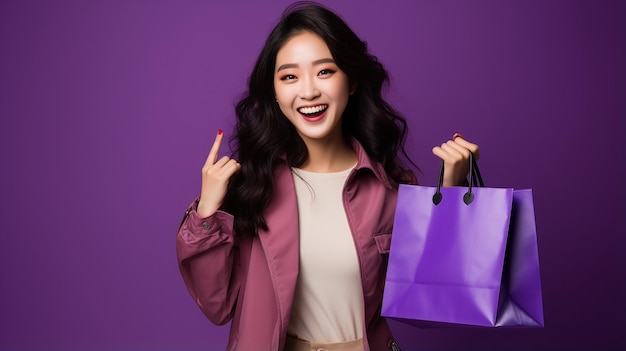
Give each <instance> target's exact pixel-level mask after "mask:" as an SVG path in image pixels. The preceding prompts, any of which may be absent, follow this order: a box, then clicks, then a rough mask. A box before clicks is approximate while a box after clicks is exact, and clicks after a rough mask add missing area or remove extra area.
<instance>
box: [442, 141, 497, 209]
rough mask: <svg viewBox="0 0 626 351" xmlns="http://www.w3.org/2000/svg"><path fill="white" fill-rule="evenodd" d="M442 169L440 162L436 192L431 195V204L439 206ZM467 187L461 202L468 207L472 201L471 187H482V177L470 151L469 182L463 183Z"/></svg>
mask: <svg viewBox="0 0 626 351" xmlns="http://www.w3.org/2000/svg"><path fill="white" fill-rule="evenodd" d="M443 168H444V163H443V161H441V169H440V170H439V181H438V182H437V191H435V195H433V204H435V206H436V205H439V203H441V200H443V195H442V194H441V186H442V185H443ZM465 183H466V185H467V186H468V189H467V192H466V193H465V194H464V195H463V202H464V203H465V204H466V205H469V204H471V203H472V201H474V193H472V187H474V186H478V187H484V186H485V184H484V183H483V177H482V176H481V175H480V170H479V169H478V163H477V162H476V158H475V157H474V154H473V153H472V152H471V151H470V156H469V182H468V181H467V180H466V181H465Z"/></svg>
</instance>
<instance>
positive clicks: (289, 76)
mask: <svg viewBox="0 0 626 351" xmlns="http://www.w3.org/2000/svg"><path fill="white" fill-rule="evenodd" d="M294 79H296V76H294V75H293V74H285V75H284V76H282V77H280V80H294Z"/></svg>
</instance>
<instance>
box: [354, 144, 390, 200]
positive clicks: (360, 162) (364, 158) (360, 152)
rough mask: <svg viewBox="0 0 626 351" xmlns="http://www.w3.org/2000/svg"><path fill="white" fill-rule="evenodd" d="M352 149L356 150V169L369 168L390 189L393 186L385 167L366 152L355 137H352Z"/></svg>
mask: <svg viewBox="0 0 626 351" xmlns="http://www.w3.org/2000/svg"><path fill="white" fill-rule="evenodd" d="M351 142H352V149H353V150H354V152H356V157H357V163H356V166H355V167H354V169H355V170H357V171H359V170H362V169H369V170H370V171H372V173H374V175H375V176H376V178H378V180H379V181H380V182H381V183H382V184H383V185H384V186H385V187H386V188H388V189H391V188H392V185H391V182H390V181H389V177H388V176H387V173H386V172H385V168H384V167H383V166H382V165H381V164H380V163H378V162H376V161H374V160H372V159H371V158H370V156H369V155H368V154H367V152H365V149H364V148H363V146H362V145H361V143H359V141H358V140H356V139H355V138H352V139H351Z"/></svg>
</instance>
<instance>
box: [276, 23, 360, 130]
mask: <svg viewBox="0 0 626 351" xmlns="http://www.w3.org/2000/svg"><path fill="white" fill-rule="evenodd" d="M274 93H275V94H276V99H277V100H278V105H279V106H280V109H281V111H282V112H283V114H284V115H285V116H286V117H287V118H288V119H289V121H291V123H292V124H293V125H294V126H295V128H296V130H297V131H298V134H300V136H301V137H302V138H303V139H304V141H305V142H308V141H312V140H318V141H319V140H325V139H329V138H331V139H334V138H336V137H338V136H341V115H342V114H343V111H344V110H345V108H346V105H347V103H348V98H349V96H350V83H349V80H348V76H347V75H346V74H345V73H344V72H343V71H342V70H340V69H339V67H338V66H337V64H336V63H335V61H334V60H333V57H332V55H331V53H330V50H329V49H328V46H327V45H326V43H325V42H324V40H323V39H322V38H321V37H319V36H318V35H316V34H313V33H311V32H302V33H300V34H296V35H294V36H293V37H291V38H290V39H289V40H288V41H287V42H286V43H285V44H284V45H283V47H282V48H281V49H280V50H279V51H278V54H277V55H276V67H275V70H274Z"/></svg>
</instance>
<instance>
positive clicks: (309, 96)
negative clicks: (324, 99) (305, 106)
mask: <svg viewBox="0 0 626 351" xmlns="http://www.w3.org/2000/svg"><path fill="white" fill-rule="evenodd" d="M300 84H301V85H300V94H299V95H300V98H302V99H304V100H313V99H315V98H316V97H318V96H320V91H319V89H318V88H317V84H316V83H315V78H308V77H307V78H303V79H302V80H301V81H300Z"/></svg>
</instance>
